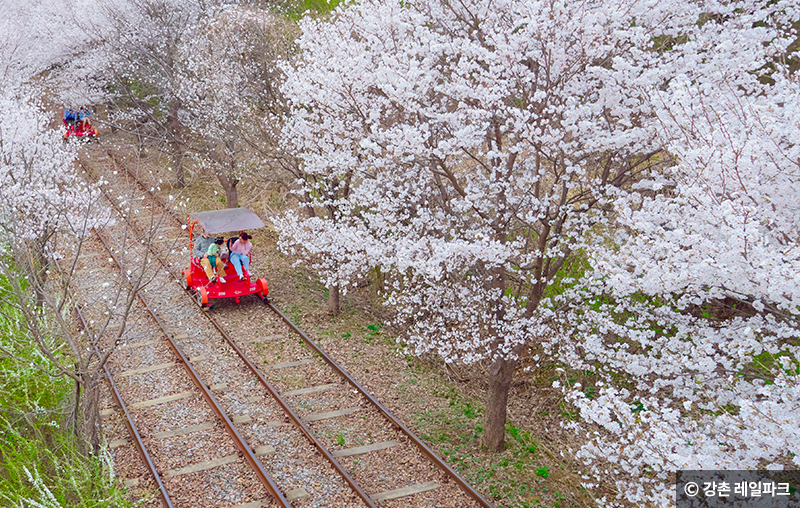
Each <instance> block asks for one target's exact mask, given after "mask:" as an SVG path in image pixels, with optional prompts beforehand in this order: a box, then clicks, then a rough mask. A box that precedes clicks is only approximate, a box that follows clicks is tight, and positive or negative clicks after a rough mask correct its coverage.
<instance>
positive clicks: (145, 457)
mask: <svg viewBox="0 0 800 508" xmlns="http://www.w3.org/2000/svg"><path fill="white" fill-rule="evenodd" d="M56 266H57V267H59V265H58V260H56ZM59 269H60V267H59ZM69 295H70V297H71V298H72V299H73V301H74V299H75V297H74V295H73V294H72V291H69ZM75 310H76V312H77V313H78V317H79V318H80V320H81V323H82V324H83V328H84V329H85V330H89V325H88V323H86V318H85V317H83V312H81V309H80V307H78V305H77V303H76V304H75ZM94 352H95V354H96V355H97V356H98V358H102V357H103V355H102V354H101V353H100V350H99V349H98V348H97V344H95V345H94ZM103 372H104V373H105V375H106V381H107V382H108V384H109V385H110V386H111V394H112V395H113V396H114V400H116V402H117V404H118V405H119V407H120V409H121V410H122V414H124V415H125V426H126V427H127V428H128V432H129V433H130V434H131V435H132V436H133V438H134V439H133V440H134V444H135V445H136V449H137V450H138V451H139V455H141V457H142V461H144V463H145V465H146V466H147V469H148V470H149V471H150V473H151V474H152V475H153V478H154V479H155V481H156V485H158V493H159V494H160V495H161V501H162V502H163V503H164V505H165V506H166V507H167V508H173V505H172V500H171V499H170V497H169V494H167V488H166V487H165V486H164V482H162V481H161V475H159V474H158V472H157V471H156V466H155V464H154V463H153V460H152V459H151V458H150V454H149V453H148V452H147V447H145V445H144V441H143V440H142V436H141V434H139V431H138V429H137V428H136V425H135V424H134V423H133V418H132V417H131V415H130V413H129V412H128V406H127V405H125V402H124V401H123V400H122V395H121V394H120V393H119V390H118V389H117V384H116V383H115V382H114V376H112V375H111V371H110V370H109V369H108V366H107V365H106V364H103Z"/></svg>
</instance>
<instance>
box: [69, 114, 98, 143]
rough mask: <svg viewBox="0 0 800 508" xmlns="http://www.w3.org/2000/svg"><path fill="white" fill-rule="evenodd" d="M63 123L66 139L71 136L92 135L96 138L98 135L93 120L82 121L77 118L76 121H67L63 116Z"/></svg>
mask: <svg viewBox="0 0 800 508" xmlns="http://www.w3.org/2000/svg"><path fill="white" fill-rule="evenodd" d="M61 123H62V124H64V129H65V131H64V139H67V138H70V137H78V138H84V137H90V138H96V137H97V129H95V128H94V125H92V123H91V122H88V121H85V122H84V121H81V120H77V121H75V122H70V123H67V121H66V120H64V119H63V118H62V119H61Z"/></svg>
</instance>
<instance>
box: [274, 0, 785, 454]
mask: <svg viewBox="0 0 800 508" xmlns="http://www.w3.org/2000/svg"><path fill="white" fill-rule="evenodd" d="M762 7H763V5H762V4H761V3H758V2H752V3H747V2H745V3H737V4H736V5H735V6H734V5H728V4H719V3H716V2H697V3H673V2H649V1H638V0H619V1H617V0H611V1H596V2H567V3H564V4H555V3H549V2H538V1H524V2H519V1H515V2H510V1H509V2H500V3H498V2H483V1H480V0H475V1H470V2H459V3H455V2H449V1H440V0H435V1H427V2H420V3H414V4H409V3H406V2H391V1H390V2H370V1H365V2H360V3H358V4H353V5H350V6H347V7H342V8H339V9H337V11H335V13H334V16H333V19H332V21H331V22H323V21H316V20H305V21H304V22H303V23H302V29H303V35H302V37H301V38H300V40H299V46H300V48H301V50H302V51H303V54H302V57H301V58H300V59H299V61H298V62H296V64H295V70H294V72H293V73H292V74H291V75H290V76H289V79H288V81H287V85H286V87H285V90H286V94H287V96H288V97H289V98H290V100H291V101H292V105H293V107H294V109H293V116H292V119H291V121H290V123H289V125H288V127H287V136H286V137H287V139H291V140H293V142H294V143H295V147H296V149H297V150H298V153H299V154H300V157H301V158H302V161H303V169H304V171H305V172H306V173H307V174H308V175H311V176H312V178H306V179H304V180H303V181H301V182H300V189H299V190H298V192H300V193H304V194H305V195H307V196H309V197H310V200H311V204H313V206H314V207H315V208H316V210H317V212H318V213H317V214H315V215H316V216H315V217H310V218H303V217H301V216H300V215H298V214H292V213H290V214H286V215H285V216H283V217H281V218H277V219H276V225H277V226H278V228H279V230H280V232H281V235H282V236H281V245H282V248H283V249H285V250H286V251H288V252H291V251H292V250H295V251H297V252H300V253H303V254H304V256H305V257H306V258H307V259H308V260H309V261H310V262H312V264H313V266H314V267H315V268H317V269H318V270H320V272H321V275H322V279H323V281H324V282H326V283H327V284H328V285H329V286H330V285H347V284H352V283H353V282H354V281H355V280H356V279H357V278H358V277H361V276H363V274H364V273H365V272H366V270H368V269H370V268H371V267H380V269H381V270H382V271H384V272H390V273H392V274H393V275H394V280H393V282H392V285H391V286H390V288H389V291H388V292H387V303H388V304H389V305H391V306H393V307H395V308H396V311H397V320H396V322H397V324H398V325H400V326H402V327H403V328H404V329H405V330H406V334H405V336H404V337H402V340H404V341H405V343H406V344H407V345H408V347H409V349H410V350H411V351H413V352H415V353H417V354H422V353H425V352H428V351H435V352H437V353H438V354H440V355H441V356H442V357H443V358H444V359H445V361H447V362H453V361H462V362H466V363H471V362H476V361H482V360H488V361H490V362H491V369H490V382H489V388H488V391H487V402H486V422H485V432H484V436H483V442H484V444H485V445H487V446H488V447H490V448H492V449H497V450H499V449H502V446H503V437H504V424H505V418H506V401H507V397H508V393H509V389H510V386H511V382H512V379H513V374H514V371H515V369H516V367H517V361H518V357H519V354H520V353H521V352H522V351H524V350H525V348H527V347H529V346H530V345H531V344H535V343H536V342H539V341H543V340H546V339H548V338H550V337H552V336H553V335H554V334H555V333H556V332H554V324H555V322H556V318H558V317H559V316H564V315H573V314H572V313H571V312H570V310H571V309H573V308H575V307H577V306H579V305H580V304H581V302H583V301H584V300H586V299H587V298H588V299H589V300H591V298H590V297H588V296H587V295H586V294H584V293H580V292H575V293H573V294H571V295H566V294H563V293H562V292H561V289H560V288H561V287H562V286H563V285H564V280H563V275H564V271H565V270H564V269H565V265H572V264H573V263H581V262H582V261H585V260H586V257H585V256H586V255H587V253H588V252H589V251H590V250H591V249H592V248H593V247H594V244H593V243H592V242H593V241H597V240H596V238H597V235H598V232H599V231H604V230H605V229H606V228H608V227H612V226H613V225H614V223H612V222H609V221H610V220H611V219H612V218H616V217H617V215H618V214H620V213H622V212H623V211H624V207H623V208H622V209H620V210H617V207H618V204H617V203H625V202H627V201H626V200H629V199H633V198H631V197H630V196H634V197H640V196H642V195H643V194H642V192H641V191H640V189H642V186H643V185H644V186H647V185H649V183H648V182H656V184H653V185H657V184H660V185H662V186H663V185H664V182H666V181H667V180H665V179H666V178H667V177H665V176H664V175H665V174H668V173H665V171H666V168H667V166H668V165H669V164H670V163H671V162H670V160H669V158H668V157H666V154H667V152H666V150H669V149H670V148H671V145H670V144H669V143H667V141H666V140H665V138H664V136H663V135H660V133H661V131H663V129H664V127H663V126H664V124H665V122H666V118H668V116H665V115H664V110H665V103H664V101H666V100H667V99H666V98H663V99H662V100H661V101H656V100H654V98H655V97H661V95H659V94H658V93H657V92H659V91H661V90H664V89H665V88H667V89H669V90H674V89H675V88H671V87H670V85H671V84H677V83H678V82H680V81H681V80H682V79H683V76H685V72H686V69H687V68H691V67H692V66H695V67H697V68H698V69H700V70H702V72H703V73H704V75H707V76H713V75H714V73H715V72H717V73H718V70H719V69H720V68H722V69H729V72H728V74H730V75H736V76H738V75H739V74H747V72H746V71H747V70H755V69H759V68H760V67H761V66H764V65H766V64H767V63H769V62H770V60H769V58H770V57H771V56H774V55H775V54H776V52H777V51H780V50H781V48H783V49H785V45H784V46H781V44H780V43H776V42H774V40H773V39H776V38H777V36H776V35H775V32H774V30H770V29H768V28H765V27H764V26H762V25H763V23H757V21H758V20H759V16H762V17H766V16H768V15H769V13H770V12H778V11H780V9H781V8H785V6H784V5H782V4H781V5H779V6H777V7H775V8H773V9H771V10H769V11H768V10H766V9H763V8H762ZM737 9H738V10H739V11H737ZM741 12H744V13H745V14H741ZM717 44H721V47H722V48H725V49H726V51H718V52H717V53H714V54H715V55H719V58H716V59H714V60H708V59H707V57H706V56H705V54H706V53H707V52H708V51H709V48H713V47H715V45H717ZM726 58H727V60H726ZM741 65H745V66H744V67H741ZM737 66H739V67H737ZM698 72H699V71H698ZM756 77H757V75H753V76H751V77H748V78H741V77H737V81H732V82H731V83H732V84H731V86H734V85H733V83H738V82H740V81H741V82H752V81H753V80H755V79H756ZM707 83H712V81H708V82H707ZM665 97H666V96H665ZM670 100H671V99H670ZM673 123H677V124H680V122H677V121H673ZM659 182H660V183H659ZM590 240H591V241H590ZM592 252H594V251H592ZM592 261H593V262H596V260H595V259H594V258H592ZM598 273H602V272H598ZM559 321H560V319H559ZM574 325H577V323H574ZM565 333H566V332H565ZM557 336H562V335H560V334H559V335H557Z"/></svg>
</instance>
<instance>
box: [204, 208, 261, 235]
mask: <svg viewBox="0 0 800 508" xmlns="http://www.w3.org/2000/svg"><path fill="white" fill-rule="evenodd" d="M189 217H190V218H191V219H192V220H196V221H197V222H198V223H199V224H200V225H201V226H203V229H205V230H206V232H208V234H210V235H215V234H220V233H229V232H231V231H242V230H245V229H258V228H262V227H264V223H263V222H262V221H261V219H260V218H259V217H258V215H256V214H255V213H253V212H251V211H250V210H248V209H247V208H226V209H225V210H211V211H209V212H195V213H190V214H189Z"/></svg>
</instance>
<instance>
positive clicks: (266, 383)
mask: <svg viewBox="0 0 800 508" xmlns="http://www.w3.org/2000/svg"><path fill="white" fill-rule="evenodd" d="M195 303H197V302H195ZM206 316H208V319H209V320H211V323H212V324H213V325H214V326H215V327H216V328H217V330H218V331H219V333H220V334H222V336H223V337H224V338H225V340H226V341H227V342H228V344H229V345H230V346H231V347H232V348H233V350H234V351H236V354H238V355H239V358H241V359H242V360H243V361H244V362H245V364H246V365H247V366H248V367H249V368H250V371H251V372H252V373H253V374H255V375H256V376H257V377H258V380H259V381H260V382H261V385H262V386H263V387H264V388H266V389H267V390H268V391H269V393H270V395H272V397H273V398H274V399H275V402H277V403H278V404H279V405H280V406H281V407H282V408H283V411H284V412H285V413H286V414H287V415H289V418H291V419H292V421H293V422H294V423H295V425H297V426H298V427H299V428H300V430H301V431H302V432H303V434H304V435H305V436H306V438H307V439H308V440H309V441H311V443H312V444H314V446H316V447H317V449H318V450H319V451H320V452H321V453H322V455H323V456H324V457H325V458H326V459H327V460H328V462H330V463H331V465H332V466H333V467H334V469H336V471H337V472H338V473H339V474H340V475H341V476H342V477H343V478H344V480H345V481H346V482H347V483H348V485H350V488H352V489H353V491H355V493H356V494H358V497H360V498H361V499H362V500H363V501H364V502H365V503H367V505H369V506H370V507H371V508H378V507H377V505H376V504H375V502H374V501H373V500H372V498H370V497H369V495H368V494H367V493H366V492H364V490H363V489H362V488H361V486H360V485H358V483H356V481H355V479H354V478H353V477H351V476H350V474H349V473H348V472H347V471H346V470H345V469H344V467H342V465H341V463H339V461H338V460H336V457H334V456H333V454H332V453H331V452H330V450H328V448H327V447H326V446H325V445H324V444H322V442H320V441H319V440H318V439H317V438H316V436H314V434H313V433H312V432H311V430H310V429H309V428H308V426H307V425H306V424H305V422H303V420H302V419H300V417H299V416H298V415H297V413H295V412H294V410H292V408H290V407H289V405H288V404H286V401H284V400H283V397H281V396H280V394H279V393H278V391H277V390H276V389H275V388H274V387H273V386H272V384H271V383H270V382H269V381H267V379H266V378H265V377H264V375H263V374H262V373H261V370H260V369H259V368H258V367H257V366H256V365H255V364H254V363H253V362H251V361H250V359H249V358H248V357H247V356H246V355H245V354H244V352H243V351H242V350H241V349H240V348H239V346H238V345H237V344H236V342H234V340H233V339H232V338H230V336H229V335H228V334H227V333H226V332H225V330H224V329H223V328H222V326H221V325H220V324H219V323H218V322H217V320H216V319H214V318H213V317H212V316H211V315H209V314H208V313H206Z"/></svg>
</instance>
